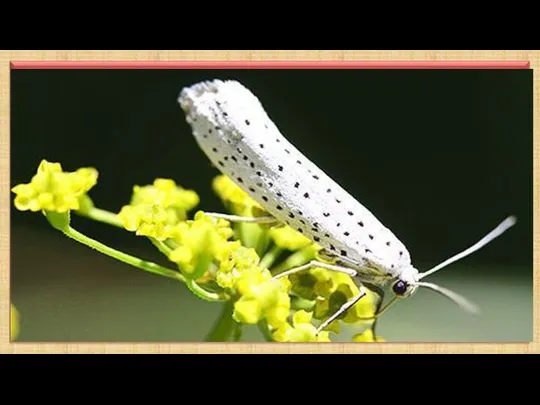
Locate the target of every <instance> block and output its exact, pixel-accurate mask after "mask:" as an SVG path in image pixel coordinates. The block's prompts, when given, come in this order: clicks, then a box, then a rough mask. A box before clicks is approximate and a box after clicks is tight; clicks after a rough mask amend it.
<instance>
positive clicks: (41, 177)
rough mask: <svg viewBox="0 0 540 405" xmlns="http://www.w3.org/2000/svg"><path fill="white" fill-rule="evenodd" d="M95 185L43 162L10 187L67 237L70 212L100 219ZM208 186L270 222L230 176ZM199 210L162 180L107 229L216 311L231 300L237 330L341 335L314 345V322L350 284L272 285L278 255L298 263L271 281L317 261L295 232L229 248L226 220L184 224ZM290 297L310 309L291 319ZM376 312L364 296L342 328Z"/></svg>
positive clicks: (240, 239)
mask: <svg viewBox="0 0 540 405" xmlns="http://www.w3.org/2000/svg"><path fill="white" fill-rule="evenodd" d="M97 178H98V172H97V170H95V169H93V168H80V169H78V170H76V171H75V172H64V171H63V170H62V167H61V165H60V164H59V163H50V162H48V161H46V160H43V161H42V162H41V164H40V165H39V168H38V170H37V173H36V174H35V175H34V176H33V177H32V179H31V181H30V183H28V184H19V185H17V186H15V187H13V189H12V191H13V193H15V194H16V197H15V201H14V204H15V207H16V208H17V209H19V210H22V211H25V210H30V211H34V212H35V211H44V212H45V213H46V215H47V218H48V219H49V222H51V224H53V226H55V227H57V228H58V229H62V230H64V231H65V232H67V231H70V232H72V231H71V230H69V229H68V230H66V229H67V228H66V227H68V225H69V211H71V210H78V211H79V213H83V212H85V210H86V208H85V207H87V206H88V207H90V209H89V212H88V213H86V214H88V216H90V217H92V214H95V215H98V214H99V215H101V214H102V213H103V212H104V211H103V210H97V209H96V210H93V203H92V201H91V200H90V198H89V197H88V196H87V195H86V193H87V192H88V191H89V190H90V189H91V188H92V187H93V186H94V185H95V184H96V182H97ZM212 186H213V189H214V191H215V192H216V194H217V195H218V196H219V197H220V198H221V200H222V201H223V203H224V205H225V206H226V208H227V210H228V211H229V212H231V213H232V214H235V215H240V216H263V215H268V213H267V212H265V211H264V209H263V208H262V207H261V206H260V205H259V204H258V203H257V202H256V201H254V200H253V199H251V197H249V195H248V194H247V193H245V192H244V191H243V190H242V189H241V188H240V187H238V186H237V185H236V184H235V183H234V182H232V181H231V180H230V179H229V178H228V177H227V176H224V175H219V176H217V177H216V178H215V179H214V181H213V184H212ZM198 204H199V196H198V195H197V193H196V192H195V191H193V190H187V189H184V188H182V187H180V186H178V185H177V184H176V183H175V182H174V181H173V180H171V179H163V178H158V179H156V180H155V181H154V182H153V184H151V185H146V186H135V187H134V188H133V194H132V196H131V200H130V203H129V204H128V205H125V206H124V207H122V209H121V210H120V212H119V213H118V214H113V213H109V215H110V216H112V217H114V220H112V221H110V222H109V223H113V224H114V225H118V226H124V228H125V229H127V230H129V231H131V232H135V233H136V234H137V235H140V236H147V237H150V238H152V239H153V242H154V244H155V245H156V246H157V247H159V249H160V250H161V251H162V252H163V253H165V254H166V255H167V257H168V258H169V259H170V260H171V261H172V262H174V263H175V264H176V265H177V266H178V268H179V269H180V271H181V272H182V274H183V276H184V279H183V280H185V281H186V283H187V285H188V287H189V288H190V289H191V290H192V291H193V292H194V293H195V294H197V295H198V296H200V297H202V298H208V299H210V298H211V299H210V300H214V301H216V300H221V299H222V298H225V299H230V300H233V302H234V312H233V319H234V320H235V321H236V322H238V323H244V324H260V325H263V326H264V327H269V330H268V332H269V333H271V334H272V338H273V339H274V340H275V341H279V342H328V341H330V338H329V331H333V332H336V333H339V322H333V323H332V324H331V325H329V326H328V328H327V329H326V330H325V331H323V332H321V333H320V334H318V335H316V327H315V326H314V324H313V319H314V318H315V319H318V320H324V319H326V318H328V317H329V316H330V315H332V314H333V313H334V312H335V311H337V310H338V309H339V308H340V307H341V306H342V305H343V304H344V303H345V302H347V301H348V300H349V299H351V298H352V297H353V296H355V295H357V294H358V293H359V289H358V287H357V286H356V285H355V283H354V282H353V280H352V279H351V278H350V277H349V276H348V275H345V274H342V273H335V272H330V271H327V270H324V269H320V268H316V269H311V270H309V271H306V272H303V273H297V274H293V275H292V276H290V277H289V278H280V279H277V280H276V279H274V278H272V273H271V271H270V270H269V269H268V268H266V267H272V264H273V263H274V261H275V260H277V257H278V256H279V255H281V254H282V253H283V252H284V250H288V251H290V252H293V253H294V254H293V255H290V256H289V257H288V258H285V260H284V261H282V262H281V264H279V265H278V267H277V268H274V269H273V270H274V272H275V271H283V270H287V268H290V267H291V266H293V267H294V266H296V265H300V264H304V263H306V261H309V260H311V259H312V258H314V257H315V255H316V253H317V251H318V250H319V249H320V246H318V245H317V244H315V243H313V242H312V241H311V240H310V239H308V238H307V237H306V236H304V235H302V234H300V233H299V232H297V231H296V230H295V229H292V228H290V227H289V226H284V225H277V224H270V225H263V224H260V225H259V224H255V223H251V224H237V225H235V229H236V230H237V231H239V232H238V234H237V235H236V236H237V238H236V239H234V238H233V236H235V231H234V230H233V228H232V227H231V224H230V223H229V222H228V221H226V220H223V219H218V218H214V217H212V216H208V215H205V214H204V212H202V211H199V212H197V213H196V214H195V215H194V217H193V219H188V213H189V212H190V211H191V210H193V209H194V208H195V207H196V206H197V205H198ZM57 217H58V218H57ZM64 217H65V218H64ZM118 220H119V221H118ZM68 228H69V227H68ZM72 234H73V232H72ZM272 245H273V246H272ZM255 247H256V248H255ZM263 255H264V256H263ZM261 257H262V261H261ZM297 262H298V264H296V263H297ZM291 296H297V297H300V298H303V299H305V300H308V301H310V305H309V306H306V307H303V309H300V310H296V311H295V310H294V308H296V309H298V307H296V306H295V307H294V308H293V307H292V304H291ZM306 308H309V309H310V310H311V309H312V312H308V311H306V310H305V309H306ZM375 310H376V297H375V296H374V294H372V293H371V292H368V296H367V297H365V298H363V299H362V300H361V301H360V302H359V303H358V304H357V305H355V306H354V307H353V308H351V309H350V310H349V311H347V313H346V314H344V315H343V316H342V317H341V319H340V320H341V321H343V322H345V323H354V324H356V323H361V322H365V321H364V320H363V319H364V318H368V317H370V316H372V315H373V314H374V312H375ZM291 314H292V317H291ZM11 327H12V333H13V335H16V334H17V332H18V314H17V312H16V309H15V308H14V307H13V306H12V325H11ZM353 340H354V341H357V342H373V341H381V339H378V338H375V336H374V335H373V331H372V330H371V329H366V330H365V331H364V332H363V333H361V334H357V335H355V336H354V338H353Z"/></svg>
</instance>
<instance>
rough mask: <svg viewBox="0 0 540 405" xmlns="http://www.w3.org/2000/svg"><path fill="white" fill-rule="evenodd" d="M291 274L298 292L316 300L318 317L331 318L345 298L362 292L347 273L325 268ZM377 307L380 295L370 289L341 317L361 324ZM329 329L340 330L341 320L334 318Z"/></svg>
mask: <svg viewBox="0 0 540 405" xmlns="http://www.w3.org/2000/svg"><path fill="white" fill-rule="evenodd" d="M289 278H290V280H291V283H292V291H293V292H294V293H295V294H297V295H298V296H300V297H302V298H305V299H308V300H315V309H314V317H315V318H317V319H326V318H328V317H329V316H331V315H332V314H333V313H335V312H336V311H337V310H338V309H339V308H340V307H341V306H342V305H343V304H344V303H345V302H347V301H349V300H350V299H351V298H353V297H354V296H356V295H358V294H359V293H360V290H359V288H358V286H357V285H356V284H355V283H354V281H353V280H352V278H351V277H350V276H348V275H347V274H343V273H337V272H333V271H328V270H325V269H321V268H314V269H310V270H308V271H306V272H303V273H297V274H292V275H291V276H290V277H289ZM376 310H377V296H376V295H375V294H373V293H372V292H371V291H369V290H367V296H366V297H364V298H362V299H361V300H360V301H359V302H358V303H357V304H356V305H355V306H354V307H352V308H350V309H349V310H348V311H347V312H346V313H345V314H344V316H343V317H342V318H341V319H340V320H341V321H343V322H345V323H349V324H360V323H362V322H365V321H364V320H363V319H365V318H369V317H370V316H373V314H374V313H375V311H376ZM368 322H370V321H368ZM326 330H332V331H334V332H336V333H339V331H340V328H339V322H336V321H334V322H332V323H331V324H330V325H329V326H328V327H327V328H326Z"/></svg>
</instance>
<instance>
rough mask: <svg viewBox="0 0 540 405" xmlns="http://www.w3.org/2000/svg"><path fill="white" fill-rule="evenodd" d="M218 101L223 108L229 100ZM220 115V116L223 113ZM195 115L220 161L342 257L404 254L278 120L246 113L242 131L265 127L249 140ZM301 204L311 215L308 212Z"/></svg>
mask: <svg viewBox="0 0 540 405" xmlns="http://www.w3.org/2000/svg"><path fill="white" fill-rule="evenodd" d="M216 105H217V106H218V107H220V108H224V107H223V106H224V105H226V103H224V102H221V103H220V104H216ZM222 115H223V117H225V118H226V119H229V118H230V115H231V114H229V113H226V111H223V112H222ZM215 116H216V117H215V118H216V119H217V117H218V114H217V113H216V114H215ZM191 121H192V122H191V125H192V126H197V131H194V132H196V133H197V134H199V137H200V135H201V134H202V138H204V139H205V142H208V144H209V148H208V149H207V151H208V154H209V157H210V158H211V160H212V161H213V162H214V163H215V166H216V167H218V169H219V170H221V171H222V172H223V173H224V174H226V175H228V176H229V177H230V178H231V179H232V180H233V181H235V182H236V183H237V184H238V185H239V186H240V187H241V188H243V189H244V190H245V191H246V192H249V194H250V195H251V196H252V198H254V199H255V200H257V201H259V203H261V204H262V205H263V207H265V208H266V209H267V210H268V211H269V212H270V213H271V214H273V215H275V216H276V217H278V218H281V219H282V221H283V222H285V223H286V224H288V225H290V226H292V227H293V229H295V230H297V231H298V232H299V233H301V234H303V235H306V236H308V237H310V238H311V239H312V240H313V241H315V242H316V243H318V244H320V245H321V246H322V247H324V248H325V249H327V250H329V251H331V252H332V253H333V254H336V255H340V256H342V257H347V258H355V257H358V256H360V257H362V256H365V255H367V256H370V255H373V254H374V253H377V256H378V257H390V258H392V257H395V258H396V263H393V262H392V263H388V264H387V267H389V268H392V269H394V268H395V267H396V264H397V260H402V258H403V257H404V255H405V249H404V248H403V249H400V248H401V245H400V243H399V241H397V240H396V239H394V238H392V237H389V238H388V239H387V240H386V239H384V238H385V234H384V232H382V233H381V232H374V230H372V229H370V226H369V224H370V223H371V220H370V214H369V213H366V211H365V210H364V209H363V208H362V207H361V205H359V204H358V203H356V202H355V201H354V200H353V201H351V199H350V197H348V196H347V195H346V193H345V194H344V193H343V191H342V190H341V188H340V187H339V186H338V185H336V184H335V183H333V181H332V180H330V179H329V178H328V177H327V176H325V175H324V173H322V172H320V171H319V170H318V169H317V168H316V167H315V166H314V165H313V164H312V163H311V162H310V161H309V160H308V159H307V158H306V157H304V156H303V155H302V154H300V153H299V152H298V150H297V149H295V148H294V146H292V145H291V144H290V143H289V142H288V141H287V140H285V139H284V138H282V137H281V136H280V135H279V136H276V133H274V132H273V131H275V129H274V128H273V126H271V125H268V124H264V125H263V126H261V125H257V120H256V119H253V118H252V117H246V118H245V119H243V120H242V121H241V122H240V123H239V124H237V125H239V126H240V128H239V130H238V132H240V133H242V125H243V126H244V127H245V129H246V130H247V129H249V130H253V128H259V129H261V130H260V131H259V132H260V134H259V133H258V137H257V138H256V140H251V139H250V140H249V141H245V140H244V139H243V138H242V137H240V138H239V137H237V136H232V135H231V136H229V137H227V136H224V133H225V132H226V130H225V128H226V125H225V123H222V122H221V121H219V120H218V121H217V124H216V122H212V123H207V125H205V126H204V125H203V124H202V123H201V122H200V121H201V120H199V119H198V118H197V120H196V119H195V118H192V120H191ZM199 125H200V127H199ZM262 128H264V130H262ZM270 128H271V129H270ZM246 133H247V132H246ZM225 135H226V134H225ZM235 135H236V134H235ZM238 139H240V140H238ZM265 153H266V154H272V159H268V158H266V159H265V158H264V157H263V156H265ZM271 165H272V166H273V167H271V168H270V170H269V167H270V166H271ZM293 196H296V197H295V198H291V197H293ZM287 198H291V201H287ZM314 207H317V209H318V212H317V211H316V210H314ZM302 209H304V210H306V212H308V213H309V214H310V215H311V217H306V216H305V215H304V213H303V212H302ZM308 210H309V211H308ZM319 222H320V223H319ZM379 238H381V240H378V239H379ZM394 245H396V246H394ZM396 249H398V250H396ZM375 251H376V252H375ZM396 252H397V253H396Z"/></svg>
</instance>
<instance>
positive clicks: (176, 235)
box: [169, 211, 233, 278]
mask: <svg viewBox="0 0 540 405" xmlns="http://www.w3.org/2000/svg"><path fill="white" fill-rule="evenodd" d="M232 234H233V231H232V229H231V228H230V226H229V223H228V222H227V221H224V220H222V219H216V218H211V217H208V216H206V215H204V213H203V212H202V211H199V212H197V214H196V215H195V217H194V219H193V220H188V221H182V222H179V223H178V224H176V226H174V227H173V228H172V232H171V238H172V241H173V242H174V244H175V246H176V247H175V249H174V250H172V252H171V254H170V255H169V259H170V260H171V261H173V262H175V263H177V264H178V266H179V267H180V269H181V270H182V271H183V272H184V273H185V274H187V275H192V274H194V275H195V277H196V278H198V277H201V276H203V275H204V273H206V272H207V271H211V270H212V268H211V264H213V263H215V262H219V260H220V258H222V257H223V256H225V255H226V254H227V252H228V251H229V248H228V241H227V240H228V239H229V238H230V237H231V236H232Z"/></svg>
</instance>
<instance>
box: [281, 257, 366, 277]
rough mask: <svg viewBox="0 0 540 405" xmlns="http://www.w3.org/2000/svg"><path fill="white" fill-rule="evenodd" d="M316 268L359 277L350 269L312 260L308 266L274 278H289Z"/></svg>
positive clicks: (295, 268)
mask: <svg viewBox="0 0 540 405" xmlns="http://www.w3.org/2000/svg"><path fill="white" fill-rule="evenodd" d="M314 267H320V268H321V269H325V270H329V271H335V272H338V273H345V274H348V275H349V276H351V277H355V276H356V275H357V272H356V271H355V270H353V269H350V268H348V267H343V266H336V265H333V264H328V263H323V262H319V261H317V260H312V261H310V262H309V263H306V264H304V265H302V266H298V267H294V268H292V269H290V270H287V271H284V272H283V273H279V274H277V275H275V276H274V277H273V278H274V279H278V278H282V277H287V276H290V275H291V274H294V273H298V272H301V271H304V270H309V269H312V268H314Z"/></svg>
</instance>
